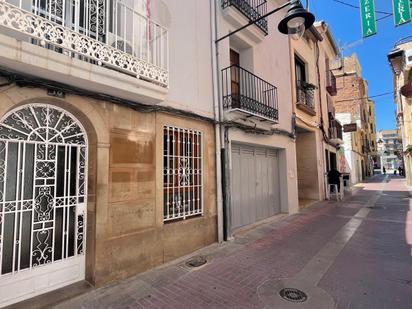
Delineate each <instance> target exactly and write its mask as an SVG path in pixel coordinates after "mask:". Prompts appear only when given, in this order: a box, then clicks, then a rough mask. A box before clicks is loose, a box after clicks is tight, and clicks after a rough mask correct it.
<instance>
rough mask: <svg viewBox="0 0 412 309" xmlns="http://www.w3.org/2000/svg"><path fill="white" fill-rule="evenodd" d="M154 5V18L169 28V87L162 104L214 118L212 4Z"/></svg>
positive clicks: (197, 0) (193, 0)
mask: <svg viewBox="0 0 412 309" xmlns="http://www.w3.org/2000/svg"><path fill="white" fill-rule="evenodd" d="M153 2H157V3H156V5H154V6H153V10H155V11H154V12H153V14H154V18H155V17H156V16H159V19H160V20H159V22H161V23H162V24H163V25H164V26H166V27H167V28H168V29H169V53H170V56H169V59H170V85H169V93H168V95H167V97H166V100H165V101H164V102H162V103H161V104H162V105H166V106H172V107H176V108H179V109H184V110H189V111H193V112H195V113H197V114H200V115H203V116H207V117H213V86H212V62H211V61H212V60H211V40H212V38H211V31H210V23H211V12H210V3H209V1H204V0H190V1H189V0H187V1H182V0H167V1H166V0H163V1H162V0H156V1H154V0H153ZM156 10H157V11H156Z"/></svg>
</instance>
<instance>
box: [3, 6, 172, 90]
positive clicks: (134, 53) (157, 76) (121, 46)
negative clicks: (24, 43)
mask: <svg viewBox="0 0 412 309" xmlns="http://www.w3.org/2000/svg"><path fill="white" fill-rule="evenodd" d="M0 26H2V27H5V28H7V29H11V30H14V31H17V32H18V33H19V34H20V35H21V34H23V35H25V36H27V37H28V38H31V42H32V43H34V44H39V45H41V46H44V47H47V48H50V49H54V50H55V51H56V52H60V53H65V54H68V55H70V56H73V57H78V58H79V59H82V60H85V61H92V62H93V63H95V64H97V65H104V66H107V67H109V68H112V69H115V70H118V71H121V72H124V73H128V74H131V75H134V76H136V77H138V78H141V79H143V80H147V81H150V82H153V83H156V84H159V85H161V86H163V87H168V84H169V80H168V77H169V72H168V67H169V63H168V57H169V55H168V31H167V29H166V28H165V27H163V26H161V25H159V24H157V23H155V22H154V21H153V20H151V18H150V1H143V0H140V1H131V0H83V1H80V0H7V1H6V0H0ZM19 38H20V36H19Z"/></svg>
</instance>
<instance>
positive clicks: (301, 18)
mask: <svg viewBox="0 0 412 309" xmlns="http://www.w3.org/2000/svg"><path fill="white" fill-rule="evenodd" d="M314 22H315V16H314V15H313V14H312V13H310V12H308V11H307V10H305V9H304V8H303V6H302V4H301V2H300V1H299V0H293V1H291V4H290V7H289V10H288V12H287V14H286V16H285V17H284V18H283V19H282V20H281V21H280V23H279V25H278V29H279V31H280V32H281V33H283V34H288V35H289V36H290V37H291V38H292V39H294V40H299V39H300V38H301V37H302V36H303V34H304V33H305V30H306V29H308V28H310V27H311V26H312V25H313V23H314Z"/></svg>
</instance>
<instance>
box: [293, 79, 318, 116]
mask: <svg viewBox="0 0 412 309" xmlns="http://www.w3.org/2000/svg"><path fill="white" fill-rule="evenodd" d="M296 96H297V99H296V100H297V102H296V106H297V108H298V109H300V110H302V111H304V112H305V113H307V114H309V115H311V116H315V115H316V111H315V101H314V99H315V87H314V86H313V85H311V84H308V83H306V82H305V81H298V82H297V83H296Z"/></svg>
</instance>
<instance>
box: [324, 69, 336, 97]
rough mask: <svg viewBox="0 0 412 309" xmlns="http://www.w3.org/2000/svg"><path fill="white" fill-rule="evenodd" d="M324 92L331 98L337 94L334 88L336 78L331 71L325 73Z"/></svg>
mask: <svg viewBox="0 0 412 309" xmlns="http://www.w3.org/2000/svg"><path fill="white" fill-rule="evenodd" d="M326 90H327V91H328V92H329V94H330V95H332V96H335V95H337V94H338V90H337V88H336V77H335V74H333V72H332V71H331V70H329V71H326Z"/></svg>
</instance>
